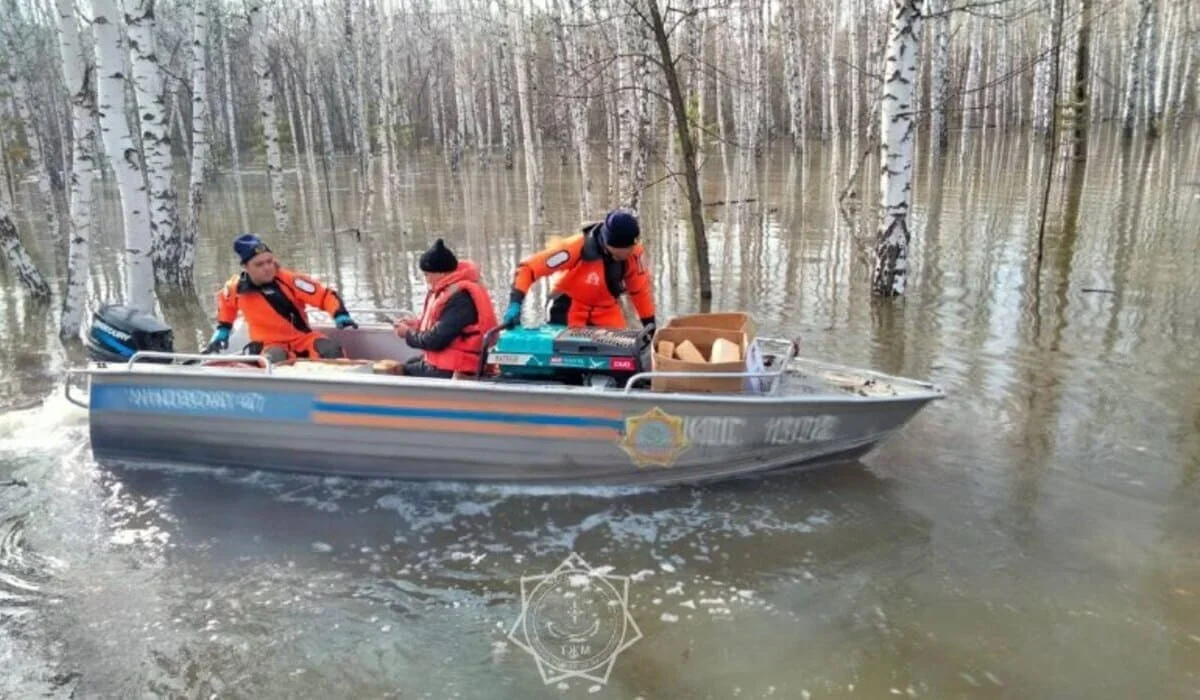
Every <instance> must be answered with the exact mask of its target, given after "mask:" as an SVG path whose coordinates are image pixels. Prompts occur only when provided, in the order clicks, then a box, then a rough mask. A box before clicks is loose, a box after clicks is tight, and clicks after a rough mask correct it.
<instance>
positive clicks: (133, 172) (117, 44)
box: [92, 0, 155, 312]
mask: <svg viewBox="0 0 1200 700" xmlns="http://www.w3.org/2000/svg"><path fill="white" fill-rule="evenodd" d="M92 11H93V15H92V29H93V31H94V32H95V44H96V75H97V84H96V89H97V90H96V91H97V95H96V103H97V104H96V107H97V110H98V111H99V115H100V134H101V137H102V138H103V141H104V149H105V151H106V152H107V153H108V160H109V164H110V165H111V166H112V168H113V171H114V172H115V173H116V178H117V191H118V193H119V195H120V198H121V215H122V218H123V223H124V227H125V295H126V303H127V304H129V305H130V306H133V307H134V308H137V309H141V310H142V311H145V312H152V311H153V310H154V304H155V294H154V262H153V259H152V258H151V253H150V251H151V244H152V237H151V232H150V213H149V211H148V210H147V197H146V185H145V178H144V173H143V171H142V158H141V154H140V153H139V152H138V149H137V147H136V145H135V144H134V141H133V135H132V133H131V132H130V130H129V122H128V121H127V120H126V118H125V108H124V107H125V51H124V42H123V40H122V39H121V26H120V18H121V15H120V14H119V13H118V11H117V3H116V0H92Z"/></svg>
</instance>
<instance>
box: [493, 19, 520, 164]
mask: <svg viewBox="0 0 1200 700" xmlns="http://www.w3.org/2000/svg"><path fill="white" fill-rule="evenodd" d="M497 5H498V6H499V8H500V9H499V11H500V26H499V28H498V29H497V34H498V36H497V41H498V43H499V45H498V46H497V47H496V54H495V57H496V75H497V77H498V79H499V83H500V85H499V92H498V97H499V99H500V148H501V151H502V152H503V154H504V167H505V169H507V170H512V168H513V160H514V153H513V149H514V148H515V145H514V141H515V140H516V134H517V131H516V123H515V121H514V116H513V111H514V110H513V102H512V92H513V91H512V70H513V68H512V66H513V57H512V50H511V48H510V44H509V19H508V12H509V11H508V4H507V2H506V0H497Z"/></svg>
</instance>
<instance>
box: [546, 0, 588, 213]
mask: <svg viewBox="0 0 1200 700" xmlns="http://www.w3.org/2000/svg"><path fill="white" fill-rule="evenodd" d="M569 2H570V8H571V15H572V16H573V17H583V6H582V3H581V2H580V0H569ZM555 31H556V34H557V39H558V42H559V44H560V45H561V46H562V51H563V56H564V58H565V59H566V63H567V66H568V70H569V73H568V75H569V76H570V81H569V83H568V84H569V85H577V84H581V83H582V77H583V71H582V70H581V69H580V65H579V64H580V60H579V50H578V47H577V45H576V42H575V41H574V40H573V39H571V38H568V37H567V33H566V31H565V30H564V29H563V23H562V18H561V16H560V17H559V18H558V21H557V23H556V25H555ZM584 45H585V46H588V44H587V43H586V42H585V43H584ZM585 52H586V55H587V58H586V59H585V60H586V61H587V62H588V63H589V64H590V63H591V60H590V59H591V50H590V49H585ZM581 92H586V91H581ZM567 113H568V116H569V118H570V122H571V141H572V142H573V143H574V146H575V155H576V157H577V158H578V160H579V208H580V211H579V213H580V218H581V219H586V218H587V217H588V216H590V215H591V214H590V212H592V211H593V209H592V207H593V202H592V152H591V148H590V147H589V144H588V133H589V127H590V124H589V119H588V99H587V95H586V94H573V95H571V97H570V105H569V107H568V112H567Z"/></svg>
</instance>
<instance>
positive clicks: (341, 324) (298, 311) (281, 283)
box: [205, 233, 358, 362]
mask: <svg viewBox="0 0 1200 700" xmlns="http://www.w3.org/2000/svg"><path fill="white" fill-rule="evenodd" d="M233 250H234V252H235V253H237V254H238V259H240V260H241V261H242V272H241V273H239V274H237V275H234V276H233V277H232V278H230V279H229V281H228V282H226V283H225V286H223V287H222V288H221V291H219V292H217V330H216V332H214V333H213V336H212V338H211V340H210V341H209V343H208V347H207V348H205V352H217V351H220V350H225V349H226V348H228V347H229V332H230V330H231V329H232V328H233V322H234V321H235V320H237V315H238V312H239V311H240V312H241V314H242V317H243V318H245V319H246V326H247V328H248V330H249V331H250V345H249V346H248V347H247V351H248V352H249V353H250V354H260V353H261V354H263V355H266V357H267V358H268V359H269V360H271V361H272V362H283V361H284V360H289V359H294V358H297V357H323V358H330V359H332V358H338V357H342V356H343V352H342V346H341V344H339V343H338V342H337V341H336V340H333V339H332V338H328V337H326V336H324V335H322V334H321V333H318V332H316V331H314V330H313V329H312V328H310V327H309V325H308V320H307V315H306V314H305V309H306V308H307V307H309V306H315V307H317V308H319V309H321V310H323V311H325V312H326V313H328V314H329V315H330V316H332V317H333V320H334V322H335V323H336V324H337V327H338V328H346V327H350V328H358V324H357V323H355V322H354V321H353V320H352V319H351V318H350V314H349V313H348V312H347V311H346V307H345V306H344V305H343V304H342V300H341V298H340V297H339V296H338V294H337V292H335V291H334V290H332V289H330V288H329V287H326V286H325V285H323V284H321V283H320V282H318V281H317V280H316V279H313V278H312V277H309V276H308V275H304V274H300V273H298V272H293V271H292V270H288V269H286V268H283V267H281V266H280V265H279V261H278V260H276V259H275V255H274V254H273V253H271V249H270V248H268V247H267V244H266V243H263V242H262V240H260V239H259V237H258V236H256V235H254V234H251V233H248V234H245V235H243V236H239V237H238V238H237V239H236V240H234V242H233Z"/></svg>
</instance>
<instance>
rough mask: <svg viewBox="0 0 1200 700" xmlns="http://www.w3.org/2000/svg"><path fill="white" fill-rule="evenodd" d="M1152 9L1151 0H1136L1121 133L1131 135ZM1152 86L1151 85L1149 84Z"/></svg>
mask: <svg viewBox="0 0 1200 700" xmlns="http://www.w3.org/2000/svg"><path fill="white" fill-rule="evenodd" d="M1153 9H1154V5H1153V2H1152V0H1138V22H1137V25H1136V26H1135V27H1134V29H1133V34H1132V36H1131V41H1130V46H1129V55H1128V56H1127V57H1126V60H1127V64H1126V65H1127V66H1128V72H1127V73H1126V78H1125V108H1124V111H1123V112H1122V114H1121V135H1122V136H1123V137H1124V138H1130V137H1132V136H1133V127H1134V126H1135V125H1136V124H1137V120H1138V113H1139V108H1140V107H1141V105H1142V102H1141V100H1142V90H1143V89H1144V82H1143V78H1144V75H1143V74H1144V67H1145V63H1146V35H1147V32H1148V29H1149V24H1150V13H1151V11H1152V10H1153ZM1151 87H1153V86H1151Z"/></svg>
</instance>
